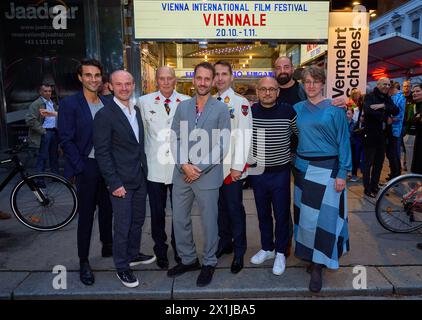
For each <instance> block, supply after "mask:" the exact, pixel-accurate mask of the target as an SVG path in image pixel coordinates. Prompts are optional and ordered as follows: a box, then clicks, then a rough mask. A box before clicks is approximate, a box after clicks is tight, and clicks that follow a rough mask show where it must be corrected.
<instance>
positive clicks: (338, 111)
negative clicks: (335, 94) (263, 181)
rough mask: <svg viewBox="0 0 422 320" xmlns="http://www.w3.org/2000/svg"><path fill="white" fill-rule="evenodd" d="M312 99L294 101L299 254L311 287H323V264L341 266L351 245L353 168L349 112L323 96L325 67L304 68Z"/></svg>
mask: <svg viewBox="0 0 422 320" xmlns="http://www.w3.org/2000/svg"><path fill="white" fill-rule="evenodd" d="M303 83H304V88H305V92H306V94H307V97H308V99H307V100H305V101H302V102H299V103H297V104H295V105H294V109H295V110H296V112H297V128H298V130H299V145H298V148H297V156H296V159H295V168H294V174H295V192H294V224H295V225H294V231H295V241H296V246H295V255H296V256H297V257H299V258H301V259H303V260H306V261H309V262H311V264H310V266H309V267H308V272H310V273H311V280H310V283H309V289H310V290H311V291H313V292H319V291H320V290H321V287H322V268H323V267H324V266H325V267H327V268H330V269H337V268H338V267H339V262H338V260H339V258H340V257H341V256H342V255H343V254H344V253H346V252H347V251H349V233H348V216H347V207H346V205H347V197H346V189H345V187H346V176H347V172H348V171H350V170H351V169H352V165H351V163H352V161H351V149H350V139H349V130H348V125H347V120H346V112H345V110H344V109H343V108H339V107H335V106H333V105H332V104H331V100H329V99H325V98H324V97H323V94H322V91H323V88H324V84H325V75H324V71H323V70H322V69H320V68H318V67H315V66H311V67H308V68H307V69H305V70H304V72H303Z"/></svg>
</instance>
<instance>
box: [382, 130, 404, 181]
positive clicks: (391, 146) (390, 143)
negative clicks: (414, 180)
mask: <svg viewBox="0 0 422 320" xmlns="http://www.w3.org/2000/svg"><path fill="white" fill-rule="evenodd" d="M399 139H401V138H397V137H394V136H393V135H392V134H389V135H388V136H387V140H386V148H385V153H386V156H387V159H388V162H389V164H390V177H391V178H395V177H398V176H399V175H400V174H401V163H400V158H399V154H398V152H397V150H399V143H400V140H399Z"/></svg>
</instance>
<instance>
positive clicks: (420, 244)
mask: <svg viewBox="0 0 422 320" xmlns="http://www.w3.org/2000/svg"><path fill="white" fill-rule="evenodd" d="M416 248H418V249H419V250H422V242H420V243H418V244H417V245H416Z"/></svg>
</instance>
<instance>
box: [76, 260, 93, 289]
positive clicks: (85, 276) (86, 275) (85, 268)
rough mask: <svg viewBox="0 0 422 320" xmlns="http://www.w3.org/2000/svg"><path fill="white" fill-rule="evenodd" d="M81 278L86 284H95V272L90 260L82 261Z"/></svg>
mask: <svg viewBox="0 0 422 320" xmlns="http://www.w3.org/2000/svg"><path fill="white" fill-rule="evenodd" d="M79 278H80V279H81V282H82V283H83V284H84V285H86V286H92V285H93V284H94V282H95V278H94V273H92V269H91V266H90V265H89V262H88V261H86V262H81V263H80V270H79Z"/></svg>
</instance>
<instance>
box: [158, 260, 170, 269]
mask: <svg viewBox="0 0 422 320" xmlns="http://www.w3.org/2000/svg"><path fill="white" fill-rule="evenodd" d="M157 266H158V267H159V268H160V269H163V270H167V269H168V268H169V261H168V259H167V257H162V258H157Z"/></svg>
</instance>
